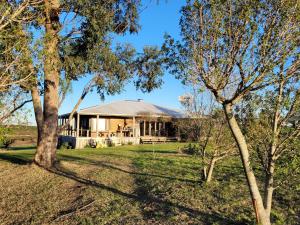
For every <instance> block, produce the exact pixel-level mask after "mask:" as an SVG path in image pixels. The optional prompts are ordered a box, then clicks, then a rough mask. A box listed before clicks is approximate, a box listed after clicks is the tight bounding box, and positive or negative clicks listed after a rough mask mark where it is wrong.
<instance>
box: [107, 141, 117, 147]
mask: <svg viewBox="0 0 300 225" xmlns="http://www.w3.org/2000/svg"><path fill="white" fill-rule="evenodd" d="M107 146H108V147H115V146H116V144H115V143H114V142H111V141H109V142H108V143H107Z"/></svg>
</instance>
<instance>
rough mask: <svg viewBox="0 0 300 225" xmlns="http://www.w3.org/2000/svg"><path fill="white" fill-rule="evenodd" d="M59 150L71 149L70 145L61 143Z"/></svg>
mask: <svg viewBox="0 0 300 225" xmlns="http://www.w3.org/2000/svg"><path fill="white" fill-rule="evenodd" d="M59 149H72V145H71V144H70V143H69V142H63V143H62V144H61V145H60V146H59Z"/></svg>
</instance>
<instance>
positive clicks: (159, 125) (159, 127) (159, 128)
mask: <svg viewBox="0 0 300 225" xmlns="http://www.w3.org/2000/svg"><path fill="white" fill-rule="evenodd" d="M160 131H161V123H160V122H158V136H159V137H160Z"/></svg>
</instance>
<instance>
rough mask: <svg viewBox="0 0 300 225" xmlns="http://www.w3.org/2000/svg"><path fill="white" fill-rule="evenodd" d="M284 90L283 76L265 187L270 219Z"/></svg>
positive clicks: (265, 199)
mask: <svg viewBox="0 0 300 225" xmlns="http://www.w3.org/2000/svg"><path fill="white" fill-rule="evenodd" d="M282 69H283V68H282ZM283 89H284V78H283V76H282V74H281V76H280V82H279V86H278V96H277V102H276V105H275V111H274V116H273V127H272V142H271V145H270V148H269V152H268V165H267V168H266V177H265V187H264V188H265V189H264V206H265V210H266V212H267V214H268V215H269V217H270V215H271V208H272V198H273V192H274V187H273V186H274V171H275V151H276V148H277V145H278V136H279V132H280V126H279V121H280V109H281V107H282V98H283Z"/></svg>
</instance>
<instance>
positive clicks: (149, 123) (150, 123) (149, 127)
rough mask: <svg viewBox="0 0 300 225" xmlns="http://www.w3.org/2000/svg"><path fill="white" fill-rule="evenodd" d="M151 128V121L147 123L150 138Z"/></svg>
mask: <svg viewBox="0 0 300 225" xmlns="http://www.w3.org/2000/svg"><path fill="white" fill-rule="evenodd" d="M151 128H152V126H151V121H149V136H152V134H151Z"/></svg>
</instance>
